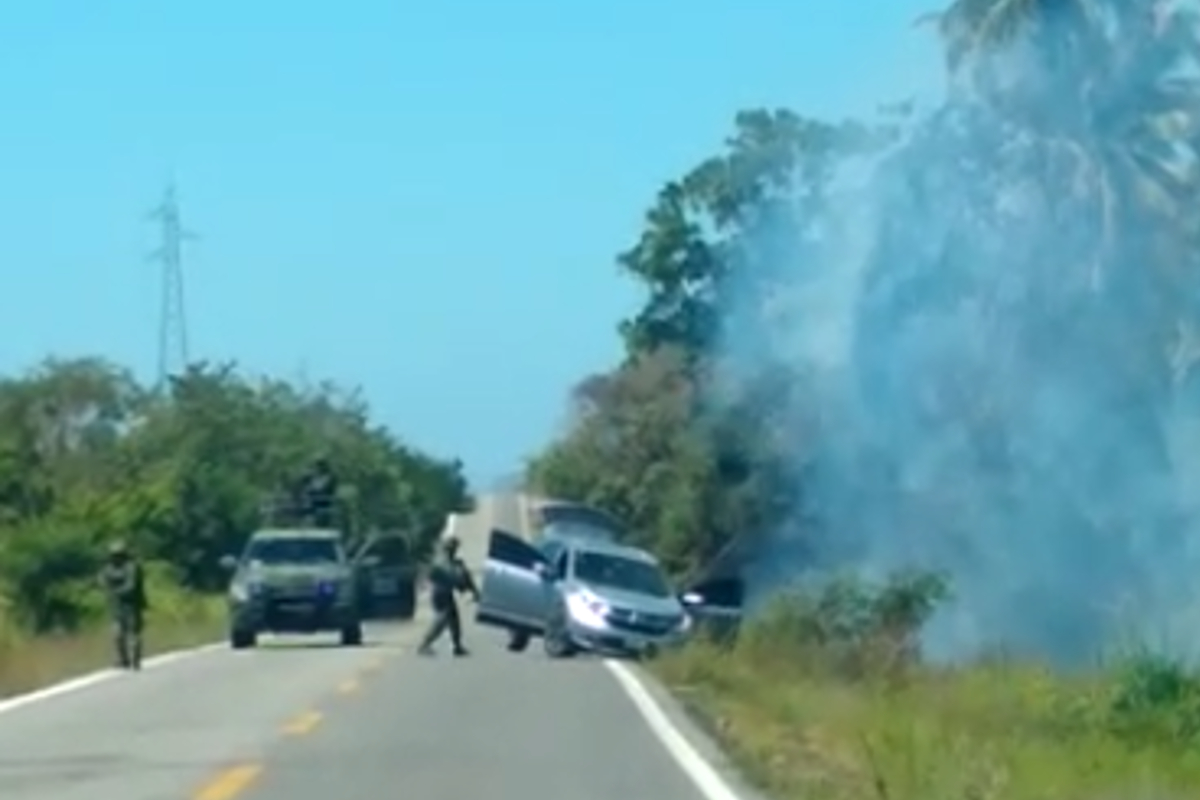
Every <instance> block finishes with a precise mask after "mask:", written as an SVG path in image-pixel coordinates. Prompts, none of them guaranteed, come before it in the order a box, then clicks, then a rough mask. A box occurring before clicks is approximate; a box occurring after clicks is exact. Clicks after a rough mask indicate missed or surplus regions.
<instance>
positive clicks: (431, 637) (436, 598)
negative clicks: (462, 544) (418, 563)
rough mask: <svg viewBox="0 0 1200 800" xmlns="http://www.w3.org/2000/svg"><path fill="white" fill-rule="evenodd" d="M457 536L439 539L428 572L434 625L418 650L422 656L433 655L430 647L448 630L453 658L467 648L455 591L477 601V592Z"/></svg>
mask: <svg viewBox="0 0 1200 800" xmlns="http://www.w3.org/2000/svg"><path fill="white" fill-rule="evenodd" d="M458 545H459V542H458V537H457V536H455V535H453V534H449V535H447V536H446V537H445V538H443V539H442V549H441V552H440V553H438V556H437V558H435V559H434V562H433V565H432V566H431V567H430V569H429V599H430V601H431V603H432V605H433V614H434V617H433V623H432V624H431V625H430V626H429V630H428V631H427V632H426V634H425V638H424V639H423V640H422V641H421V647H420V649H419V650H417V652H418V653H420V654H421V655H425V656H428V655H433V644H434V642H436V641H437V640H438V639H440V638H441V636H442V634H443V633H445V632H446V631H447V630H449V631H450V641H451V642H453V643H454V655H456V656H465V655H467V649H466V648H465V647H463V643H462V617H461V616H459V613H458V601H457V599H456V597H455V595H456V594H457V593H458V592H467V593H469V594H470V595H471V597H472V598H474V600H475V602H479V589H478V588H476V586H475V580H474V578H472V577H471V571H470V570H469V569H467V565H466V564H465V563H463V560H462V559H461V558H459V557H458Z"/></svg>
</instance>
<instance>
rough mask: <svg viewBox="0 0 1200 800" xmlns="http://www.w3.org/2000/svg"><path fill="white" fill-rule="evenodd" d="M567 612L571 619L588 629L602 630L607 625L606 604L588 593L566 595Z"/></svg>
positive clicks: (607, 607) (607, 608) (607, 609)
mask: <svg viewBox="0 0 1200 800" xmlns="http://www.w3.org/2000/svg"><path fill="white" fill-rule="evenodd" d="M567 611H568V613H570V615H571V618H572V619H574V620H575V621H576V622H579V623H580V624H582V625H587V626H588V627H589V628H602V627H604V626H605V625H606V624H607V623H606V621H605V617H607V616H608V611H609V606H608V603H606V602H604V601H603V600H601V599H600V598H599V597H596V596H595V595H593V594H592V593H590V592H586V591H583V592H573V593H572V594H569V595H567Z"/></svg>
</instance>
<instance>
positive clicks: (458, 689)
mask: <svg viewBox="0 0 1200 800" xmlns="http://www.w3.org/2000/svg"><path fill="white" fill-rule="evenodd" d="M520 524H521V508H520V504H519V503H518V502H517V501H516V500H515V499H513V498H509V497H502V498H498V499H489V500H487V501H485V502H484V503H483V504H481V507H480V509H479V510H478V512H477V513H476V514H474V515H472V516H471V517H466V518H463V519H461V520H460V521H459V523H458V527H459V530H458V533H459V535H460V536H462V538H463V539H464V544H465V545H466V547H465V549H467V550H471V549H472V548H471V544H473V543H475V542H476V541H478V537H480V536H485V535H486V534H485V531H486V530H487V528H488V527H489V525H498V526H500V527H507V528H519V527H520ZM476 552H478V551H476ZM418 633H419V626H412V625H410V626H395V627H377V628H372V629H370V630H369V633H368V645H367V646H366V647H363V648H361V649H344V648H339V647H333V646H320V645H319V644H318V642H316V641H308V640H304V639H297V640H291V641H290V642H288V641H285V642H279V643H271V644H269V645H267V646H265V647H263V648H260V649H258V650H255V651H250V652H239V653H233V652H231V651H229V650H227V649H224V648H215V649H211V650H208V651H205V652H201V653H197V654H193V655H188V656H185V657H182V658H179V659H177V660H174V661H172V662H171V663H165V664H161V665H156V666H154V667H153V668H150V669H147V670H145V671H144V672H142V673H140V674H134V675H120V676H117V677H115V678H112V679H109V680H102V681H99V682H96V683H95V684H94V685H90V686H87V687H85V688H81V689H78V690H76V691H71V692H67V693H63V694H60V695H58V696H54V697H50V698H46V699H43V700H39V701H37V702H31V703H28V704H26V705H23V706H20V707H17V708H3V707H0V798H3V800H172V798H180V800H232V798H235V797H236V798H239V800H243V799H244V800H359V799H360V798H361V799H362V800H368V798H369V800H381V798H389V797H406V798H413V800H443V799H444V800H465V799H466V798H470V797H481V798H482V797H486V798H488V799H489V800H529V798H532V797H538V796H541V797H556V798H562V800H620V798H647V799H648V800H650V799H652V800H699V798H700V797H702V795H701V793H700V792H699V790H698V789H697V788H696V787H695V785H694V784H693V783H692V782H691V781H690V780H689V779H688V778H687V777H686V776H685V773H684V772H683V771H682V770H681V768H680V767H679V766H678V764H677V761H676V760H675V759H673V758H672V756H671V755H670V753H669V752H668V750H667V748H666V747H665V746H664V745H663V744H662V743H661V742H660V740H659V739H658V738H656V737H655V735H654V734H653V733H652V732H651V729H650V727H649V726H648V725H647V724H646V723H645V722H644V720H643V718H642V716H641V715H640V713H639V711H638V710H637V708H636V706H635V704H634V702H633V701H632V700H631V699H630V697H629V696H628V695H627V693H626V691H625V690H624V689H622V687H621V685H620V683H619V682H618V681H617V680H615V679H614V676H613V674H612V673H611V672H610V670H608V669H607V668H606V667H605V666H604V664H603V663H602V662H600V661H599V660H598V659H586V658H582V659H578V660H572V661H564V662H551V661H549V660H547V659H546V658H545V657H544V656H542V654H541V653H540V652H539V651H537V650H536V649H534V648H531V650H530V652H529V653H526V654H522V655H514V654H511V653H508V652H506V651H505V650H504V649H503V647H502V643H501V640H500V639H499V637H497V636H495V635H489V633H488V632H482V631H474V630H469V631H468V634H469V636H471V637H472V639H471V641H470V644H471V645H472V646H473V647H472V649H473V654H472V656H471V657H470V658H466V659H454V658H451V657H450V656H449V654H448V646H447V645H446V644H443V646H442V653H441V654H439V656H438V657H436V658H433V659H423V658H420V657H418V656H416V655H415V654H414V653H413V652H412V651H413V644H414V640H415V639H416V637H417V635H418Z"/></svg>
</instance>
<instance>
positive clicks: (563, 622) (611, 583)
mask: <svg viewBox="0 0 1200 800" xmlns="http://www.w3.org/2000/svg"><path fill="white" fill-rule="evenodd" d="M480 594H481V596H480V600H479V604H478V606H477V607H476V608H477V611H476V619H477V621H478V622H479V623H481V624H483V625H490V626H494V627H500V628H504V629H506V630H508V631H509V633H510V637H511V639H510V644H509V649H510V650H514V651H520V650H524V649H525V648H526V647H527V646H528V644H529V640H530V639H531V638H532V637H535V636H540V637H541V638H542V641H543V643H544V645H545V650H546V653H547V654H548V655H550V656H551V657H554V658H562V657H565V656H570V655H573V654H574V653H576V652H577V651H579V650H594V651H601V652H612V653H621V654H650V653H653V652H655V651H657V650H659V649H661V648H664V647H670V646H673V645H677V644H680V643H682V642H683V641H684V640H685V639H686V638H687V636H688V634H689V633H690V631H691V628H692V618H693V613H692V612H693V611H700V610H701V609H703V608H704V604H705V600H704V597H703V595H701V594H699V593H696V592H686V593H683V594H682V595H679V594H676V592H675V590H674V589H673V588H672V587H671V584H670V582H669V581H668V580H667V577H666V576H665V575H664V574H663V571H662V568H661V567H660V565H659V563H658V561H657V559H655V558H654V556H652V555H650V554H649V553H647V552H645V551H644V550H639V549H637V548H634V547H628V546H625V545H621V544H619V543H617V542H614V541H611V540H608V539H606V538H605V537H598V536H543V537H541V538H540V539H539V541H538V542H536V543H529V542H526V541H524V540H523V539H521V538H519V537H517V536H514V535H512V534H509V533H506V532H504V531H493V532H492V535H491V539H490V541H489V543H488V559H487V564H486V566H485V568H484V575H483V582H482V586H481V588H480Z"/></svg>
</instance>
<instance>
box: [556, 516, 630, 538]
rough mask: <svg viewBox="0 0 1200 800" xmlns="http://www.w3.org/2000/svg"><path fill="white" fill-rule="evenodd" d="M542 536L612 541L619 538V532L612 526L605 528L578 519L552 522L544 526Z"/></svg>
mask: <svg viewBox="0 0 1200 800" xmlns="http://www.w3.org/2000/svg"><path fill="white" fill-rule="evenodd" d="M542 536H543V537H545V538H548V539H549V538H553V539H599V540H601V541H605V542H611V541H613V540H615V539H616V538H617V532H616V531H614V530H613V529H612V528H604V527H600V526H598V525H593V524H591V523H588V522H580V521H578V520H574V521H570V522H551V523H549V524H548V525H546V527H544V528H542Z"/></svg>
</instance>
